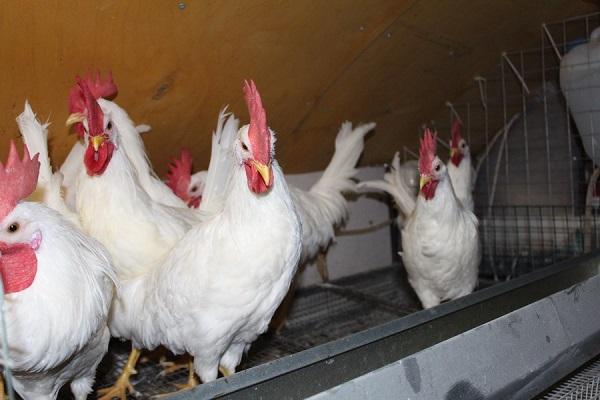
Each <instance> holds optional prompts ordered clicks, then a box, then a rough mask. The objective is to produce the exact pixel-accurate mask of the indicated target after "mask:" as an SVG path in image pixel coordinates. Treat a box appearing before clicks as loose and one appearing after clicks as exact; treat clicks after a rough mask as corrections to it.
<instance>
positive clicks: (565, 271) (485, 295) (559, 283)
mask: <svg viewBox="0 0 600 400" xmlns="http://www.w3.org/2000/svg"><path fill="white" fill-rule="evenodd" d="M599 264H600V252H594V253H591V254H588V255H584V256H581V257H578V258H574V259H571V260H567V261H564V262H561V263H559V264H556V265H553V266H550V267H548V268H545V269H543V270H539V271H535V272H532V273H531V274H528V275H526V276H522V277H520V278H518V279H514V280H512V281H509V282H506V283H503V284H498V285H495V286H493V287H490V288H487V289H484V290H481V291H478V292H476V293H473V294H471V295H469V296H466V297H464V298H461V299H458V300H456V301H452V302H449V303H445V304H442V305H440V306H438V307H435V308H434V309H430V310H423V311H419V312H416V313H414V314H411V315H408V316H406V317H403V318H400V319H398V320H395V321H392V322H390V323H388V324H384V325H381V326H378V327H375V328H371V329H368V330H366V331H364V332H360V333H357V334H354V335H351V336H348V337H346V338H343V339H340V340H337V341H334V342H331V343H327V344H324V345H321V346H317V347H315V348H312V349H309V350H305V351H302V352H300V353H297V354H294V355H292V356H288V357H284V358H281V359H278V360H275V361H273V362H270V363H266V364H263V365H260V366H257V367H254V368H250V369H248V370H245V371H242V372H240V373H237V374H235V375H233V376H231V377H229V378H223V379H219V380H217V381H215V382H211V383H209V384H203V385H200V386H199V387H197V388H196V389H194V390H192V391H189V392H187V393H180V394H177V395H174V396H172V397H171V398H172V399H182V400H183V399H204V398H227V399H259V398H260V399H301V398H306V397H309V396H312V395H315V394H318V393H321V392H323V391H326V390H328V389H331V388H333V387H335V386H338V385H340V384H343V383H344V382H348V381H350V380H352V379H355V378H357V377H360V376H362V375H365V374H367V373H369V372H372V371H375V370H377V369H379V368H381V367H384V366H386V365H389V364H392V363H394V362H397V361H398V360H401V359H403V358H405V357H407V356H410V355H411V354H415V353H417V352H419V351H421V350H424V349H427V348H429V347H431V346H433V345H435V344H438V343H441V342H443V341H445V340H447V339H449V338H452V337H455V336H457V335H460V334H461V333H464V332H466V331H469V330H471V329H472V328H475V327H477V326H480V325H482V324H484V323H487V322H489V321H492V320H495V319H496V318H498V317H501V316H503V315H505V314H507V313H509V312H512V311H514V310H517V309H520V308H521V307H524V306H526V305H528V304H530V303H533V302H535V301H537V300H540V299H543V298H545V297H546V296H549V295H551V294H553V293H556V292H558V291H561V290H564V289H566V288H569V287H570V286H572V285H574V284H576V283H579V282H582V281H585V280H586V279H588V278H590V277H592V276H595V275H597V273H598V265H599ZM591 357H592V355H590V354H589V352H587V351H581V352H579V353H576V354H572V355H571V356H570V359H569V362H568V363H566V364H564V369H566V370H564V371H561V370H556V371H554V376H555V378H556V379H559V378H560V377H561V376H562V375H560V374H561V373H562V374H563V375H564V374H566V373H568V372H570V371H569V370H568V368H571V369H573V368H576V367H577V366H578V365H581V364H583V363H584V362H586V361H588V360H589V358H591ZM549 384H550V383H549Z"/></svg>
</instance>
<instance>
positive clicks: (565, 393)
mask: <svg viewBox="0 0 600 400" xmlns="http://www.w3.org/2000/svg"><path fill="white" fill-rule="evenodd" d="M538 399H539V400H592V399H594V400H596V399H600V358H596V359H595V360H593V361H591V362H589V363H588V364H587V365H586V366H584V367H582V368H581V369H580V370H579V371H577V372H575V373H574V374H573V375H571V376H569V377H567V378H566V379H565V380H563V381H562V382H560V383H559V384H558V385H557V386H556V387H554V388H553V389H552V390H550V391H549V392H548V393H547V394H545V395H543V396H540V397H539V398H538Z"/></svg>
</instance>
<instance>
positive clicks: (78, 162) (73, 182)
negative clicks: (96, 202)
mask: <svg viewBox="0 0 600 400" xmlns="http://www.w3.org/2000/svg"><path fill="white" fill-rule="evenodd" d="M84 153H85V147H84V146H83V144H82V143H81V141H79V140H78V141H76V142H75V144H73V147H72V148H71V151H70V152H69V154H68V155H67V158H66V159H65V161H63V163H62V165H61V166H60V169H59V172H60V173H61V174H62V176H63V183H62V184H63V190H64V197H65V203H67V206H68V207H69V209H70V210H75V202H76V200H75V193H76V192H77V188H76V186H77V182H78V179H79V175H80V174H82V173H85V171H84V168H83V164H82V163H83V155H84Z"/></svg>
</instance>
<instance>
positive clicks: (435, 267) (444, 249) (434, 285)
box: [402, 131, 481, 308]
mask: <svg viewBox="0 0 600 400" xmlns="http://www.w3.org/2000/svg"><path fill="white" fill-rule="evenodd" d="M419 170H420V173H421V181H422V183H421V185H420V186H421V191H420V194H419V196H418V197H417V202H416V206H415V210H414V212H413V213H412V214H411V215H410V216H409V217H408V219H407V220H406V223H405V225H404V228H403V229H402V249H403V255H402V260H403V263H404V266H405V267H406V271H407V273H408V280H409V282H410V284H411V286H412V287H413V288H414V289H415V292H416V293H417V295H418V296H419V299H420V300H421V303H422V304H423V307H424V308H430V307H434V306H436V305H438V304H439V303H440V302H442V301H444V300H452V299H456V298H458V297H461V296H464V295H466V294H469V293H471V292H472V291H473V290H474V289H475V287H476V285H477V275H478V266H479V262H480V258H481V255H480V249H479V236H478V221H477V217H475V215H474V214H473V213H472V212H471V211H469V210H467V209H465V208H464V207H463V206H462V204H461V203H460V202H459V201H458V199H457V198H456V196H455V194H454V190H453V189H452V184H451V182H450V177H449V175H448V171H447V169H446V167H445V165H444V164H443V163H442V161H441V160H440V159H439V158H438V157H437V156H436V155H435V139H434V136H433V135H432V134H431V133H430V132H428V131H427V132H426V133H425V136H424V138H423V139H422V142H421V157H420V160H419ZM436 185H437V187H436Z"/></svg>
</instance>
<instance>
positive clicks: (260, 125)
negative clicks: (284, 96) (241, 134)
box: [244, 80, 271, 165]
mask: <svg viewBox="0 0 600 400" xmlns="http://www.w3.org/2000/svg"><path fill="white" fill-rule="evenodd" d="M244 97H245V98H246V105H247V106H248V114H250V127H249V128H248V139H249V140H250V143H251V144H252V152H253V155H254V158H255V159H256V160H258V161H260V162H262V163H263V164H265V165H266V164H268V163H269V162H270V161H271V135H269V128H268V127H267V112H266V111H265V108H264V107H263V104H262V100H261V98H260V93H258V89H256V85H255V84H254V81H252V80H250V82H248V81H244Z"/></svg>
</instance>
